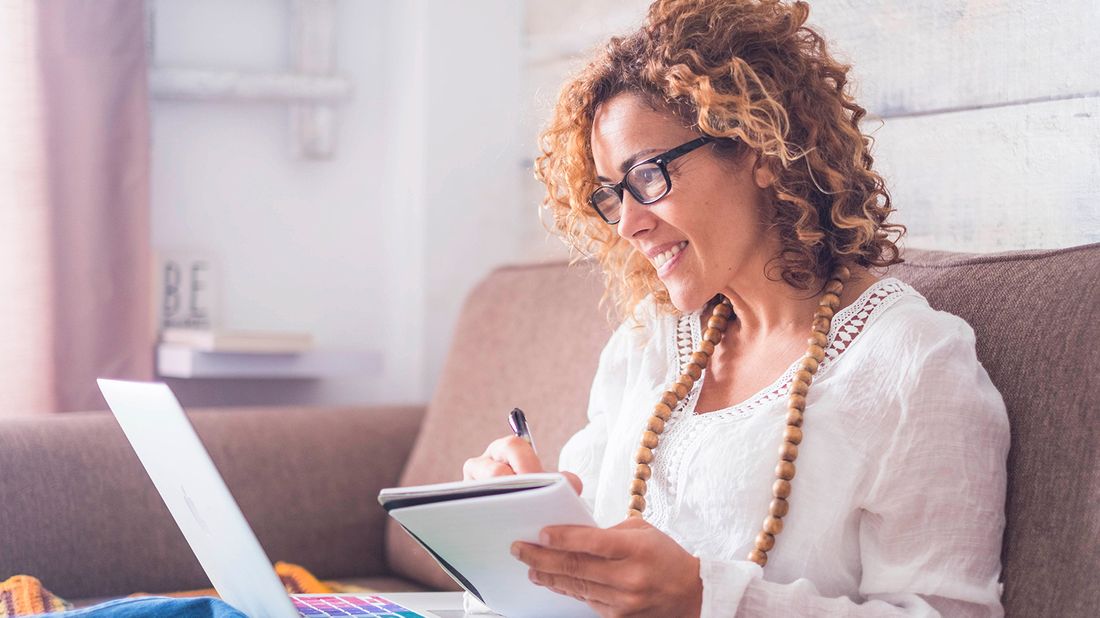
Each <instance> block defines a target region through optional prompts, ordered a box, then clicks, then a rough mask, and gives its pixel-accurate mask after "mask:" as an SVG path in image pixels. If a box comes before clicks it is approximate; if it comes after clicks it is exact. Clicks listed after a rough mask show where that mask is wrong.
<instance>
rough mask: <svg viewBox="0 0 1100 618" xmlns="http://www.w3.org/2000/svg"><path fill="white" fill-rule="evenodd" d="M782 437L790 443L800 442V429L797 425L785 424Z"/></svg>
mask: <svg viewBox="0 0 1100 618" xmlns="http://www.w3.org/2000/svg"><path fill="white" fill-rule="evenodd" d="M783 439H784V440H785V441H787V442H790V443H791V444H802V429H801V428H800V427H798V426H797V425H787V427H786V429H784V430H783Z"/></svg>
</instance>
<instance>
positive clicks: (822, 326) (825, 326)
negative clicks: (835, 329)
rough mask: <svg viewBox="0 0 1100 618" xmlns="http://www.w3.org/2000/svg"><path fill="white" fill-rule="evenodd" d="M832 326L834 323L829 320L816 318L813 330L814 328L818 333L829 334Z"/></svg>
mask: <svg viewBox="0 0 1100 618" xmlns="http://www.w3.org/2000/svg"><path fill="white" fill-rule="evenodd" d="M831 324H832V323H831V322H830V321H829V318H818V317H815V318H814V323H813V328H814V330H815V331H817V332H819V333H825V334H828V333H829V328H830V326H831Z"/></svg>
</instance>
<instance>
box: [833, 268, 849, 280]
mask: <svg viewBox="0 0 1100 618" xmlns="http://www.w3.org/2000/svg"><path fill="white" fill-rule="evenodd" d="M833 277H834V278H836V279H839V280H840V282H841V283H848V279H850V278H851V277H852V271H851V270H849V268H848V267H847V266H843V265H841V266H837V267H836V270H834V271H833Z"/></svg>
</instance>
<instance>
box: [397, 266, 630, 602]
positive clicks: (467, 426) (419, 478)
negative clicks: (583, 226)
mask: <svg viewBox="0 0 1100 618" xmlns="http://www.w3.org/2000/svg"><path fill="white" fill-rule="evenodd" d="M602 290H603V284H602V279H601V278H600V277H599V275H597V274H596V273H595V272H594V271H593V270H591V268H590V267H585V266H579V267H577V268H566V267H565V265H564V264H546V265H530V266H517V267H506V268H502V269H499V270H497V271H495V272H493V273H492V274H490V275H489V277H488V278H487V279H485V280H484V281H482V282H481V283H480V284H479V285H478V286H477V287H476V288H475V289H474V290H473V292H471V294H470V296H469V298H468V299H467V301H466V304H465V306H464V308H463V310H462V313H461V315H460V317H459V319H458V323H457V325H456V327H455V334H454V339H453V343H452V345H451V349H450V353H449V355H448V357H447V360H446V362H445V363H444V367H443V372H442V375H441V376H440V381H439V386H438V387H437V388H436V391H435V394H434V397H433V398H432V401H431V403H430V404H429V406H428V412H427V413H426V414H425V417H424V424H423V427H422V429H421V431H420V436H419V437H418V438H417V442H416V446H415V447H414V448H413V452H412V454H411V455H410V459H409V463H408V465H407V467H406V468H405V472H404V474H403V475H402V477H401V484H402V485H419V484H425V483H439V482H444V481H454V480H457V479H461V478H462V464H463V462H465V461H466V459H467V458H469V457H472V456H475V455H480V454H481V453H482V451H484V450H485V446H486V445H487V444H488V443H489V442H491V441H492V440H494V439H496V438H499V437H501V436H506V435H509V433H510V431H509V428H508V423H507V415H508V412H509V411H510V410H511V409H512V408H514V407H519V408H522V409H523V410H524V411H525V412H526V413H527V418H528V419H529V420H530V422H531V427H532V430H533V431H532V432H533V433H534V434H535V436H536V439H537V444H538V448H539V454H540V455H541V456H542V459H543V462H544V464H545V465H546V466H547V467H548V469H551V470H555V469H557V460H558V452H559V451H560V450H561V447H562V445H564V444H565V441H566V440H567V439H568V438H569V437H570V436H571V435H573V433H575V432H576V431H577V430H578V429H580V428H581V427H582V426H583V425H584V422H585V418H586V414H587V407H588V391H589V389H590V387H591V384H592V376H593V375H594V374H595V372H596V364H597V361H598V360H599V354H600V350H601V349H603V346H604V344H605V343H606V342H607V340H608V338H609V337H610V335H611V330H612V325H611V323H610V322H609V320H608V318H607V313H606V312H605V311H602V310H600V309H599V308H598V307H597V305H598V302H599V299H600V295H601V294H602ZM386 542H387V555H388V559H389V563H390V566H391V567H392V568H393V570H394V571H395V572H396V573H398V574H400V575H403V576H406V577H408V578H410V579H413V580H416V581H419V582H422V583H424V584H426V585H428V586H431V587H433V588H439V589H447V590H457V589H458V587H457V585H456V584H455V583H454V582H453V581H452V580H451V579H450V577H448V576H447V575H446V574H445V573H444V572H443V571H442V569H440V568H439V567H438V566H437V565H436V563H435V562H434V561H433V560H432V558H431V557H430V556H429V555H428V554H427V553H426V552H424V551H423V550H422V549H420V547H419V546H417V545H416V544H415V542H414V541H413V540H412V539H411V538H409V537H408V535H407V534H406V533H405V531H404V530H402V529H401V527H400V526H399V525H398V524H397V523H396V522H395V521H392V520H391V521H390V522H389V529H388V530H387V533H386Z"/></svg>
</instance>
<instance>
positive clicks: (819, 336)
mask: <svg viewBox="0 0 1100 618" xmlns="http://www.w3.org/2000/svg"><path fill="white" fill-rule="evenodd" d="M806 345H817V346H821V347H825V346H827V345H829V336H828V335H827V334H825V333H819V332H818V331H816V330H815V331H812V332H811V333H810V338H809V339H807V340H806Z"/></svg>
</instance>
